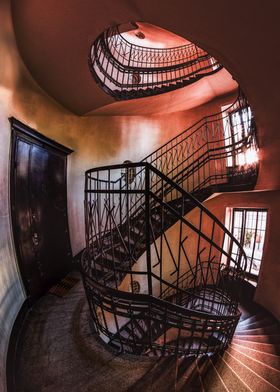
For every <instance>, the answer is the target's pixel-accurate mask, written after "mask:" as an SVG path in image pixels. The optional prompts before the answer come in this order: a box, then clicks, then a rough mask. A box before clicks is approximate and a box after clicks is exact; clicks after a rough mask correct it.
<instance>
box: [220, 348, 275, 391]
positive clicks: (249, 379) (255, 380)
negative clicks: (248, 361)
mask: <svg viewBox="0 0 280 392" xmlns="http://www.w3.org/2000/svg"><path fill="white" fill-rule="evenodd" d="M223 360H224V361H225V362H226V364H227V365H228V366H229V367H230V368H231V369H232V370H233V371H234V372H235V373H236V374H238V377H239V378H240V379H241V381H242V382H243V383H244V384H245V385H248V386H249V387H250V390H251V391H253V392H276V391H278V392H279V389H277V388H276V387H275V386H274V385H272V384H270V383H269V382H268V381H267V380H265V379H264V378H262V377H261V376H260V375H259V374H258V373H256V372H255V371H254V370H252V369H250V368H249V367H248V366H246V365H245V364H244V363H242V362H241V361H239V360H238V359H237V358H235V357H234V356H233V355H232V354H230V353H229V352H228V351H226V352H225V353H224V354H223Z"/></svg>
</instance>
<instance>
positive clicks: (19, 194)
mask: <svg viewBox="0 0 280 392" xmlns="http://www.w3.org/2000/svg"><path fill="white" fill-rule="evenodd" d="M11 124H12V154H11V205H12V222H13V233H14V241H15V247H16V250H17V256H18V263H19V268H20V271H21V275H22V280H23V282H24V285H25V288H26V292H27V295H28V296H29V297H31V298H34V299H35V298H38V297H40V296H41V295H43V294H44V293H45V292H46V291H47V290H48V289H49V288H50V287H51V286H52V285H54V284H55V283H56V282H58V281H59V280H60V279H61V278H62V277H63V276H65V275H66V273H67V272H68V271H69V270H70V269H71V264H72V252H71V247H70V241H69V231H68V219H67V191H66V178H67V173H66V165H67V154H69V153H70V152H71V150H69V149H67V148H65V147H63V146H61V145H60V144H58V143H56V142H54V141H52V140H50V139H48V138H45V137H44V136H42V135H41V134H39V133H38V132H36V131H34V130H32V129H30V128H28V127H27V126H25V125H24V124H22V123H20V122H19V121H17V120H15V119H11Z"/></svg>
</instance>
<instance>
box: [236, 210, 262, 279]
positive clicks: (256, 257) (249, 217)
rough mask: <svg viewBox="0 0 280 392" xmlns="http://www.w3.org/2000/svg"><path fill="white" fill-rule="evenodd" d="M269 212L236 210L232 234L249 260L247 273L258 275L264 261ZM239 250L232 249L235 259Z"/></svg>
mask: <svg viewBox="0 0 280 392" xmlns="http://www.w3.org/2000/svg"><path fill="white" fill-rule="evenodd" d="M266 219H267V211H259V210H252V209H245V208H244V209H242V210H241V209H238V210H236V209H234V210H233V226H232V233H233V235H234V237H235V238H236V239H237V240H238V241H239V242H240V243H241V245H242V246H243V249H244V251H245V253H246V255H247V258H248V266H247V272H249V273H251V274H253V275H258V274H259V270H260V264H261V260H262V254H263V247H264V240H265V230H266ZM237 251H238V248H237V246H236V245H233V247H232V256H233V257H234V258H235V256H236V255H237Z"/></svg>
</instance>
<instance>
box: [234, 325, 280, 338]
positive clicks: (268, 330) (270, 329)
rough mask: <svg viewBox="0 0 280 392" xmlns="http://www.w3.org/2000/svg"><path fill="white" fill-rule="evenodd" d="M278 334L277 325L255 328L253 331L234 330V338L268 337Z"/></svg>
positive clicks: (279, 330) (279, 329)
mask: <svg viewBox="0 0 280 392" xmlns="http://www.w3.org/2000/svg"><path fill="white" fill-rule="evenodd" d="M279 332H280V328H279V325H278V324H273V325H269V326H267V327H262V328H255V329H242V330H236V331H235V334H234V335H235V336H237V335H238V336H239V335H265V334H266V335H269V334H277V333H279Z"/></svg>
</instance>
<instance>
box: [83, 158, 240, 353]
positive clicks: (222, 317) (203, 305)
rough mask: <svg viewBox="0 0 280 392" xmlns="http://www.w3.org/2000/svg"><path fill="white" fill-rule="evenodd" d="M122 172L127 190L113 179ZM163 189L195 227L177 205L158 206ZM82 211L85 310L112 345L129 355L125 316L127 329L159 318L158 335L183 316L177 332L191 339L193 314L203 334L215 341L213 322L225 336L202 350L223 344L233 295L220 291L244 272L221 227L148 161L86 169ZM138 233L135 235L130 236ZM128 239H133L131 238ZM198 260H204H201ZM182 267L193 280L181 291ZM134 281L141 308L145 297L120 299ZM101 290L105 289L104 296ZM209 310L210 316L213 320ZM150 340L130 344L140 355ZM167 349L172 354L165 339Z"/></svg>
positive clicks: (231, 322) (231, 324)
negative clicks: (129, 173) (189, 212)
mask: <svg viewBox="0 0 280 392" xmlns="http://www.w3.org/2000/svg"><path fill="white" fill-rule="evenodd" d="M124 169H125V170H131V169H136V174H135V177H134V180H133V182H131V183H130V184H128V183H127V182H126V177H125V176H123V175H121V176H120V173H121V172H122V170H124ZM155 176H156V177H157V180H156V183H159V182H160V183H161V186H160V187H157V188H156V189H155V188H153V185H152V183H153V181H154V177H155ZM167 187H172V188H173V190H175V191H176V192H179V193H180V196H179V199H180V200H182V203H183V204H184V202H185V201H186V200H188V203H191V208H194V207H196V208H197V209H198V216H199V219H198V222H194V221H191V220H189V219H188V218H186V217H185V216H184V214H183V211H184V210H185V209H184V207H182V206H178V205H177V206H176V205H171V204H170V201H167V200H165V189H166V188H167ZM136 195H140V198H139V199H138V202H137V201H135V199H134V197H135V196H136ZM143 195H144V200H143V198H142V196H143ZM139 204H140V205H139ZM85 207H86V227H87V257H86V258H85V260H84V261H83V263H82V271H83V275H84V280H85V282H87V283H86V284H85V288H86V291H87V295H88V298H90V303H91V307H94V306H95V307H96V309H95V310H96V311H97V310H98V309H99V311H102V315H103V316H102V318H103V322H102V323H100V320H98V317H97V316H96V314H95V315H94V319H95V323H96V327H97V329H98V330H99V331H101V332H102V333H103V334H104V335H105V336H107V337H108V338H109V339H110V340H111V341H118V342H120V344H121V345H122V347H123V349H124V350H128V349H129V348H130V349H131V348H132V346H133V343H132V340H131V336H132V334H133V331H131V333H130V334H129V337H128V336H124V335H123V333H124V332H122V331H124V330H127V328H128V326H127V325H126V323H124V322H123V321H121V320H123V319H122V318H123V317H124V314H126V316H127V319H128V320H127V323H128V324H129V325H130V324H131V323H132V320H134V319H135V317H136V318H137V320H138V321H139V320H141V323H145V322H148V321H147V320H150V321H149V323H151V322H152V323H153V322H154V321H152V320H154V319H155V318H157V319H158V320H159V321H158V322H159V323H163V322H165V323H166V330H165V331H163V330H162V328H157V331H161V333H163V334H166V333H167V331H168V330H169V332H168V333H169V334H172V333H171V332H172V329H174V328H175V329H176V328H178V322H179V321H178V318H180V317H181V318H184V317H186V318H187V319H186V320H185V321H184V322H185V324H184V325H185V327H184V328H185V329H184V330H185V333H186V334H188V333H194V332H190V331H193V327H194V325H195V324H196V322H197V321H196V319H197V315H198V314H200V313H201V314H202V315H204V316H203V317H201V320H202V321H203V320H204V324H203V328H206V325H207V328H206V330H207V331H208V333H210V332H211V337H212V338H213V339H214V338H215V339H216V335H217V334H219V333H220V330H219V329H216V328H215V326H217V322H218V323H222V324H223V325H224V328H225V330H226V331H227V333H226V336H225V334H222V337H221V339H218V340H217V341H216V343H215V345H216V348H213V347H212V345H211V344H210V341H209V342H208V343H209V344H208V343H207V347H208V348H209V347H211V350H214V349H217V350H218V349H219V350H220V349H221V347H223V345H224V344H225V342H228V339H229V338H230V336H231V334H232V331H233V328H235V325H236V323H237V321H238V318H239V315H240V314H239V312H238V308H237V302H236V301H237V295H238V293H236V292H235V293H234V292H232V293H231V296H230V295H229V294H223V293H227V288H226V286H227V284H228V282H232V281H234V280H237V279H243V271H244V270H246V263H247V257H246V253H245V252H244V250H243V249H242V247H241V246H240V244H239V243H238V241H237V240H236V239H235V238H234V236H233V235H232V234H231V233H230V232H229V231H228V230H227V229H226V228H225V226H224V225H223V224H222V223H221V222H220V221H219V220H218V219H217V218H216V217H215V216H214V215H213V214H212V213H211V212H210V211H208V210H207V209H206V207H205V206H203V205H202V204H201V203H200V202H199V201H198V200H197V199H196V198H195V197H194V196H193V195H191V194H189V193H188V192H186V191H184V190H183V189H182V188H181V187H180V186H179V185H178V184H176V183H174V182H173V181H172V180H171V179H170V178H169V177H167V176H166V175H164V174H163V173H161V172H160V171H159V170H158V169H156V168H154V167H153V166H152V165H150V164H149V163H147V162H139V163H133V164H129V163H127V164H122V165H113V166H110V167H108V166H105V167H100V168H95V169H91V170H88V171H87V173H86V203H85ZM118 207H119V208H118ZM157 216H160V217H161V218H160V219H159V220H158V221H156V218H157ZM141 220H143V222H144V229H143V230H142V229H140V233H141V234H140V233H139V222H141ZM167 220H169V223H168V224H167V225H166V224H165V223H164V222H167ZM176 222H177V223H176ZM202 222H206V223H207V227H205V228H203V227H202ZM174 223H176V224H177V225H179V229H178V230H176V241H175V242H176V244H179V254H180V253H181V256H178V255H177V253H178V249H177V245H176V247H175V248H176V249H174V245H173V244H172V242H174V239H173V241H172V234H170V233H168V230H167V228H168V225H169V227H171V228H172V225H173V224H174ZM140 226H141V225H140ZM137 230H138V235H137V238H135V234H136V231H137ZM166 230H167V231H166ZM133 236H134V239H132V237H133ZM225 236H227V237H228V238H229V240H230V242H231V243H235V245H236V247H237V248H238V249H239V252H238V257H237V258H234V257H233V256H232V255H231V254H230V253H229V252H228V251H227V250H226V249H224V247H223V241H224V238H225ZM188 237H190V240H189V241H188V243H189V245H188V246H187V248H188V247H191V246H192V245H191V244H193V243H196V244H197V248H196V249H193V250H192V251H190V250H188V249H187V248H186V246H185V245H186V241H187V240H188ZM139 239H140V241H139ZM163 247H165V248H166V249H167V248H168V252H169V256H170V262H169V264H170V265H172V263H173V270H172V271H170V265H169V266H168V265H167V264H168V263H167V264H166V261H165V258H166V256H164V252H163ZM121 249H122V250H121ZM120 252H121V253H122V256H121V262H120V260H118V258H117V256H116V255H117V254H119V253H120ZM203 255H205V257H206V260H203ZM141 258H142V261H141V262H140V264H139V266H138V267H137V268H136V267H135V266H136V264H135V261H136V259H138V260H140V259H141ZM138 263H139V261H138ZM186 267H187V268H188V269H189V270H191V269H192V270H193V271H194V274H191V275H194V276H191V279H190V280H188V281H187V282H186V279H185V280H184V282H183V283H184V284H183V286H182V284H181V283H182V280H181V277H182V276H183V273H184V271H185V269H186ZM174 274H175V276H176V279H175V281H174ZM135 277H136V278H138V279H140V280H141V282H142V283H143V282H146V292H147V297H145V301H144V302H143V301H142V300H143V298H144V297H143V298H142V297H141V296H140V297H139V296H138V295H137V294H134V296H133V298H134V301H135V302H131V301H129V299H128V300H127V301H128V302H127V301H125V300H124V298H126V297H127V296H128V297H130V295H128V294H127V291H128V283H129V282H131V283H132V282H133V280H135ZM170 278H172V280H170ZM97 283H98V284H97ZM98 285H99V286H98ZM100 285H101V286H102V289H100ZM125 287H126V288H125ZM107 289H108V290H107ZM104 290H105V291H106V290H107V291H106V294H105V293H104ZM167 290H169V294H170V293H172V298H174V301H175V303H174V304H173V307H172V308H174V309H176V320H174V315H170V314H169V313H168V312H170V311H171V308H170V301H169V299H168V298H167V297H166V295H165V294H166V292H167ZM205 296H206V298H207V296H208V297H210V298H212V299H213V301H212V302H211V303H212V304H213V305H211V306H213V309H212V308H211V306H209V300H207V301H206V300H205ZM203 298H204V299H203ZM146 300H148V304H147V301H146ZM162 301H163V302H162ZM183 302H184V305H183ZM182 306H183V307H182ZM154 307H156V309H154ZM97 308H98V309H97ZM116 309H118V310H116ZM121 309H126V310H125V311H124V310H121ZM137 309H138V310H137ZM197 309H199V310H198V311H197ZM209 309H210V311H211V309H212V311H211V312H210V313H211V315H210V316H205V314H207V313H209ZM167 310H168V311H167ZM123 312H124V313H123ZM127 312H130V313H129V314H130V315H131V317H132V315H134V316H133V319H130V316H128V313H127ZM139 312H140V313H139ZM166 312H167V313H166ZM197 312H198V313H197ZM213 312H214V315H215V314H216V316H217V317H214V318H212V314H213ZM163 313H164V314H165V313H166V314H165V316H164V317H166V318H165V319H164V320H163V319H162V318H160V315H161V316H162V315H163ZM109 314H114V315H115V316H114V320H115V321H112V320H111V323H113V326H112V325H108V320H109V319H110V316H109ZM116 320H117V321H116ZM145 320H146V321H145ZM160 320H161V321H160ZM201 320H200V322H202V321H201ZM205 320H212V321H211V323H212V324H213V320H215V326H214V324H213V325H212V326H210V325H209V323H210V321H209V322H208V321H207V322H206V321H205ZM106 323H107V324H106ZM211 323H210V324H211ZM199 328H202V327H199ZM206 330H205V333H206ZM170 331H171V332H170ZM158 333H159V332H158ZM157 338H159V336H157ZM157 338H156V337H155V336H153V339H152V337H151V336H150V337H149V344H148V343H147V342H145V339H147V336H145V338H144V337H143V339H142V340H141V343H139V342H138V343H137V345H138V346H139V345H141V344H143V349H148V347H154V346H153V345H154V344H156V345H157V347H158V346H159V343H158V342H156V343H155V341H156V339H157ZM213 339H212V340H213ZM134 340H135V337H134ZM177 344H178V345H179V346H180V350H183V351H184V350H185V349H184V348H183V347H182V344H183V343H182V342H181V343H180V342H177ZM226 344H227V343H226ZM138 346H137V347H138ZM135 347H136V346H135ZM168 347H169V350H171V351H172V352H174V347H173V346H172V344H171V343H170V341H169V346H168ZM172 347H173V348H172ZM208 348H207V349H206V350H208ZM135 350H136V348H135ZM188 350H192V351H191V352H193V350H194V348H193V347H192V348H190V347H189V349H188ZM203 350H204V349H203ZM203 350H202V349H201V350H200V349H199V350H197V353H198V354H201V353H202V352H204V351H203ZM185 351H187V350H185Z"/></svg>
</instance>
